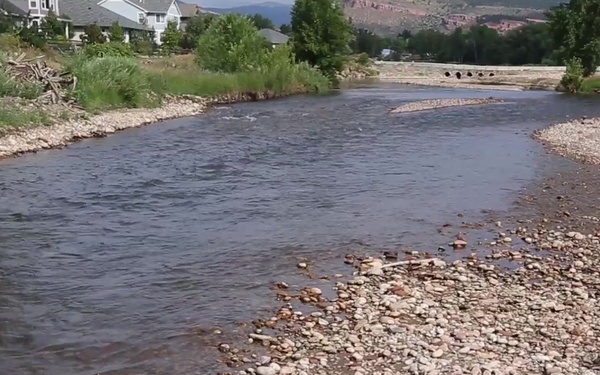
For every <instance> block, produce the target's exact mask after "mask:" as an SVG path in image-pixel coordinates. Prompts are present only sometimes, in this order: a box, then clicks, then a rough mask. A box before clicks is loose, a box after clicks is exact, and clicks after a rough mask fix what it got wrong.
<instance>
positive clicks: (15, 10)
mask: <svg viewBox="0 0 600 375" xmlns="http://www.w3.org/2000/svg"><path fill="white" fill-rule="evenodd" d="M58 3H59V0H0V10H2V13H5V14H7V15H9V16H12V17H14V18H15V19H19V20H27V24H28V25H32V24H35V25H39V24H40V22H41V20H42V19H43V18H44V17H46V16H47V15H48V12H50V11H53V12H54V14H56V15H57V16H59V15H60V8H59V4H58Z"/></svg>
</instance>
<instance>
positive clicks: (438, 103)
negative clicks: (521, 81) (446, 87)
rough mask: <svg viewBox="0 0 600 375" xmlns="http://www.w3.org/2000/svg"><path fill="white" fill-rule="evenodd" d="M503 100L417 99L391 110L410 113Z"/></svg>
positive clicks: (392, 111)
mask: <svg viewBox="0 0 600 375" xmlns="http://www.w3.org/2000/svg"><path fill="white" fill-rule="evenodd" d="M501 102H502V100H500V99H494V98H485V99H431V100H421V101H417V102H411V103H407V104H403V105H401V106H399V107H397V108H394V109H392V110H390V113H408V112H418V111H426V110H430V109H441V108H449V107H464V106H473V105H484V104H493V103H501Z"/></svg>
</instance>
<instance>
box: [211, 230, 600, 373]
mask: <svg viewBox="0 0 600 375" xmlns="http://www.w3.org/2000/svg"><path fill="white" fill-rule="evenodd" d="M595 221H596V222H598V219H597V218H596V219H595ZM547 223H548V221H547V220H544V221H543V224H538V225H533V224H532V225H531V226H530V227H529V228H527V227H518V228H515V229H514V230H506V231H504V232H497V235H496V237H497V238H495V239H494V241H493V242H491V243H490V244H488V245H489V246H492V247H493V249H494V250H493V253H492V254H490V255H489V256H488V258H487V259H486V258H484V259H480V258H479V257H478V256H477V255H476V254H475V253H473V254H471V255H470V256H467V257H466V258H465V259H464V260H458V261H455V262H453V263H451V264H447V263H446V262H445V261H443V260H440V259H435V258H432V259H427V257H426V256H425V255H420V254H418V253H416V252H413V253H412V255H411V256H410V257H409V259H412V260H413V261H410V262H406V261H404V262H403V264H401V265H397V266H391V267H390V266H387V265H385V263H384V261H383V260H382V259H379V258H364V259H358V258H356V257H353V256H347V259H346V262H347V263H349V264H352V265H353V266H354V267H355V268H356V272H355V273H354V277H353V278H352V279H351V280H348V281H346V282H341V281H338V282H337V283H335V286H332V288H333V290H334V292H335V295H336V296H335V297H334V298H329V299H328V298H326V297H325V295H327V294H328V293H327V292H326V291H325V289H324V290H321V289H319V288H314V287H313V288H304V289H301V290H300V293H299V294H297V295H294V294H292V293H291V291H290V290H289V289H288V285H287V284H285V283H279V284H277V285H278V287H279V289H280V291H279V292H278V294H279V296H280V297H281V299H282V300H283V301H284V304H283V305H282V306H281V308H280V309H279V310H278V311H277V313H275V314H273V316H272V317H269V318H267V319H264V320H257V321H254V322H253V323H254V326H255V330H254V332H252V333H250V334H249V342H250V344H247V345H248V347H249V349H243V348H234V346H233V344H228V343H221V344H220V345H219V350H220V351H221V352H223V353H224V358H225V359H224V361H225V362H226V363H228V364H229V365H230V366H231V367H236V368H238V369H236V370H235V372H229V373H227V372H226V373H223V374H239V375H244V374H259V375H276V374H298V375H310V374H323V375H334V374H335V375H338V374H339V375H341V374H351V375H392V374H394V375H396V374H415V375H418V374H430V375H436V374H437V375H441V374H453V375H459V374H469V375H509V374H513V375H517V374H523V375H525V374H528V375H529V374H540V375H550V374H553V375H561V374H563V375H566V374H573V375H575V374H578V375H579V374H581V375H597V374H600V355H599V353H600V301H599V300H598V299H599V298H600V259H599V258H600V237H599V236H600V233H580V232H574V231H570V232H566V231H564V230H563V229H562V228H560V227H556V228H554V229H548V228H546V225H548V224H547ZM465 243H466V241H464V239H458V240H456V241H454V242H453V243H452V245H454V246H455V247H464V245H465ZM540 251H543V252H547V253H548V254H550V255H547V254H544V256H540V254H539V252H540ZM500 261H505V262H508V261H509V262H512V263H513V264H514V265H515V267H514V268H515V269H511V270H507V269H503V268H501V267H499V265H498V262H500ZM406 263H409V264H406ZM299 266H301V267H303V266H305V265H304V264H302V265H299ZM288 291H290V292H289V293H288ZM296 305H298V306H296ZM307 305H308V306H311V307H313V308H314V310H313V311H312V312H303V311H304V310H305V309H306V306H307ZM259 348H262V349H264V348H266V349H267V352H266V354H261V353H260V349H259ZM240 368H241V369H240Z"/></svg>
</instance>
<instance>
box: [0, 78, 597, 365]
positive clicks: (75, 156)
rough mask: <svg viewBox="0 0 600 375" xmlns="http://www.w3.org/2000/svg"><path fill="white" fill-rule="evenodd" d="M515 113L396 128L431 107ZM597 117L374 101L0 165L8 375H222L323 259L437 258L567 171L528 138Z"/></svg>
mask: <svg viewBox="0 0 600 375" xmlns="http://www.w3.org/2000/svg"><path fill="white" fill-rule="evenodd" d="M490 95H493V96H495V97H499V98H503V99H505V100H506V102H505V103H502V104H496V105H488V106H481V107H464V108H451V109H443V110H439V111H428V112H422V113H413V114H400V115H389V114H387V110H388V109H389V108H390V107H393V106H396V105H399V104H401V103H403V102H407V101H414V100H421V99H430V98H458V97H464V98H472V97H487V96H490ZM583 114H587V115H599V114H600V109H599V108H598V106H597V103H596V102H595V101H593V100H592V99H584V100H581V99H576V98H569V97H566V96H560V95H556V94H554V93H547V92H490V91H472V90H471V91H468V90H454V89H439V88H435V89H433V88H431V89H430V88H414V87H405V86H399V85H379V86H377V85H375V86H370V85H365V86H363V87H360V86H358V87H355V88H353V89H350V90H346V91H343V92H341V93H340V94H337V95H332V96H325V97H293V98H288V99H284V100H279V101H269V102H260V103H247V104H239V105H233V106H231V107H221V108H216V109H214V110H212V111H211V112H210V113H208V114H206V115H203V116H198V117H195V118H186V119H179V120H175V121H169V122H166V123H163V124H160V125H153V126H147V127H144V128H139V129H132V130H128V131H124V132H121V133H119V134H117V135H114V136H110V137H107V138H102V139H93V140H86V141H83V142H79V143H76V144H74V145H72V146H71V147H69V148H67V149H65V150H52V151H44V152H40V153H38V154H30V155H25V156H23V157H19V158H15V159H10V160H4V161H0V176H1V178H0V374H7V375H8V374H19V375H21V374H22V375H29V374H47V375H67V374H68V375H79V374H82V375H83V374H96V373H102V374H170V375H171V374H208V373H211V371H215V369H216V368H217V367H216V362H217V356H216V354H215V353H216V351H215V350H214V348H213V347H212V345H214V344H215V342H218V340H219V339H220V338H219V337H214V336H215V335H214V334H212V333H211V332H212V331H211V330H212V329H213V328H214V327H220V328H221V329H222V330H223V331H224V332H230V331H232V330H234V329H235V327H236V324H237V323H238V322H240V321H248V320H251V319H253V318H254V317H255V316H256V315H257V314H258V313H259V312H260V311H262V310H263V309H269V308H270V307H272V306H273V305H274V304H273V295H272V292H271V291H270V290H269V286H270V285H271V284H272V283H273V282H276V281H281V280H286V281H291V282H294V281H295V280H297V279H298V278H299V277H300V276H298V275H297V273H298V272H297V271H296V268H295V267H294V266H295V264H296V263H297V262H298V259H301V258H302V257H306V258H309V259H310V260H311V261H314V262H316V263H317V265H318V269H319V270H320V271H322V272H328V273H329V274H332V273H335V272H347V269H345V268H344V267H343V264H342V262H340V256H341V255H343V254H344V253H346V252H351V251H354V250H360V251H372V252H377V251H379V250H380V249H384V248H403V249H404V248H415V249H421V250H427V249H432V250H433V251H435V249H436V248H437V246H439V245H443V244H444V243H445V242H446V241H447V238H444V237H442V236H441V235H439V234H438V233H437V231H436V228H439V226H440V225H442V224H444V223H446V222H449V221H453V220H460V219H459V218H457V216H456V215H457V213H463V214H465V215H466V216H467V217H472V218H481V217H482V215H483V214H482V213H481V210H483V209H492V210H505V209H508V208H510V204H511V202H512V200H513V199H514V196H515V194H516V192H518V191H519V190H520V189H522V188H523V187H524V186H525V185H526V184H527V183H529V182H530V181H532V180H534V179H536V178H539V177H541V176H543V175H544V174H547V173H552V171H554V170H556V169H557V168H562V167H564V165H565V162H563V161H560V160H557V158H553V157H549V156H547V155H546V154H545V153H544V151H543V149H542V148H541V146H540V145H538V144H537V143H536V142H535V141H533V140H532V139H530V138H529V134H530V133H531V132H532V131H533V130H535V129H537V128H540V127H543V126H545V125H547V124H548V123H550V122H555V121H562V120H564V119H565V118H566V116H579V115H583Z"/></svg>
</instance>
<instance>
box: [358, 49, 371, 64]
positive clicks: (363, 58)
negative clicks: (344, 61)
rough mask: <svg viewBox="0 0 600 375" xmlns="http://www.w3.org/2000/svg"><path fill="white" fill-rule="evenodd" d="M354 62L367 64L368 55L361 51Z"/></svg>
mask: <svg viewBox="0 0 600 375" xmlns="http://www.w3.org/2000/svg"><path fill="white" fill-rule="evenodd" d="M356 62H357V63H359V64H360V65H367V64H369V55H367V54H366V53H364V52H363V53H361V54H360V55H358V58H357V59H356Z"/></svg>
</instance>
